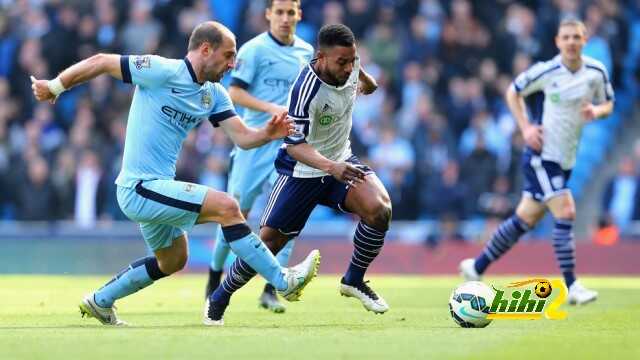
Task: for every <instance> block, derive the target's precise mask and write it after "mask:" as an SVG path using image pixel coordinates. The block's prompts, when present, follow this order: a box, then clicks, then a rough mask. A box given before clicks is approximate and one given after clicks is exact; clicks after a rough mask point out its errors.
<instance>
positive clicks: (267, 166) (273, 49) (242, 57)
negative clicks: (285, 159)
mask: <svg viewBox="0 0 640 360" xmlns="http://www.w3.org/2000/svg"><path fill="white" fill-rule="evenodd" d="M312 57H313V47H312V46H311V45H309V44H308V43H307V42H305V41H304V40H302V39H300V38H298V37H297V36H294V42H293V44H292V45H285V44H283V43H281V42H280V41H278V40H277V39H276V38H275V37H273V36H272V35H271V34H270V33H269V32H265V33H262V34H260V35H258V36H256V37H255V38H253V39H251V40H249V41H248V42H247V43H245V44H244V45H243V46H242V47H241V48H240V50H239V51H238V60H237V62H236V67H235V69H234V70H233V71H232V73H231V77H232V80H231V85H232V86H238V87H240V88H243V89H245V90H246V91H248V92H249V94H251V95H252V96H254V97H256V98H258V99H260V100H262V101H266V102H270V103H275V104H279V105H282V106H283V107H284V106H286V104H287V98H288V95H289V89H290V87H291V85H292V84H293V82H294V81H295V79H296V76H297V75H298V73H299V72H300V69H301V68H302V67H303V66H304V65H305V64H307V63H308V62H309V61H310V60H311V58H312ZM269 119H271V114H268V113H264V112H261V111H256V110H253V109H245V112H244V121H245V122H246V123H247V124H248V125H249V126H254V127H261V126H264V124H265V123H266V122H267V121H268V120H269ZM281 145H282V140H279V141H272V142H270V143H268V144H266V145H263V146H261V147H259V148H255V149H250V150H242V149H240V148H238V147H236V148H235V149H234V153H233V162H232V168H231V173H230V175H229V186H228V192H229V193H230V194H231V195H232V196H234V197H235V198H236V199H237V200H238V202H239V203H240V209H241V210H243V211H246V210H249V209H250V208H251V207H252V206H253V203H254V202H255V200H256V198H257V197H258V196H259V195H260V194H261V193H262V191H263V186H264V184H265V183H267V184H270V185H271V184H273V181H275V178H276V176H275V171H274V167H273V162H274V160H275V157H276V155H277V153H278V148H280V146H281Z"/></svg>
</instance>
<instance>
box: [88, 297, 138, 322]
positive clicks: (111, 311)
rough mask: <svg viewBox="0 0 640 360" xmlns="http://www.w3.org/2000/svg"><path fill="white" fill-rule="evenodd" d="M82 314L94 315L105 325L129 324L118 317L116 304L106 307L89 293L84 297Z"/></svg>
mask: <svg viewBox="0 0 640 360" xmlns="http://www.w3.org/2000/svg"><path fill="white" fill-rule="evenodd" d="M78 307H79V308H80V315H82V317H85V315H86V316H87V317H93V318H96V319H97V320H98V321H100V322H101V323H102V324H104V325H110V326H126V325H129V324H127V323H126V322H124V321H122V320H120V319H118V315H117V314H116V310H115V306H112V307H110V308H105V307H102V306H100V305H98V304H97V303H96V301H95V300H94V297H93V294H89V295H87V296H85V297H84V299H82V302H80V305H78Z"/></svg>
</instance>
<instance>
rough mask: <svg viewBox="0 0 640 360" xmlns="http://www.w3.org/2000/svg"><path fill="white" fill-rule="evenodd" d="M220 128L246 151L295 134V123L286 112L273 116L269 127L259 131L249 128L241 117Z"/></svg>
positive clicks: (230, 120) (222, 123) (226, 122)
mask: <svg viewBox="0 0 640 360" xmlns="http://www.w3.org/2000/svg"><path fill="white" fill-rule="evenodd" d="M220 127H222V130H224V132H225V133H226V134H227V135H228V136H229V137H230V138H231V141H233V143H234V144H236V145H238V146H239V147H240V148H242V149H245V150H246V149H251V148H255V147H258V146H262V145H264V144H266V143H268V142H269V141H272V140H276V139H281V138H283V137H285V136H288V135H291V134H292V133H293V123H292V121H291V120H289V119H288V118H287V113H286V112H282V113H280V114H278V115H275V116H273V117H272V118H271V120H269V122H268V123H267V125H265V126H264V127H262V128H259V129H257V128H252V127H249V126H247V125H246V124H245V123H244V121H242V119H241V118H240V117H239V116H233V117H232V118H230V119H228V120H225V121H222V122H220Z"/></svg>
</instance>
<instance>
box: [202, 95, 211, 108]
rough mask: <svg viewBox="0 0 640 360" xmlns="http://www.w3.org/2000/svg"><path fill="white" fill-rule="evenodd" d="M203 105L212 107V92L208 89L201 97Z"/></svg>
mask: <svg viewBox="0 0 640 360" xmlns="http://www.w3.org/2000/svg"><path fill="white" fill-rule="evenodd" d="M200 102H201V103H202V106H204V107H210V106H211V94H209V92H208V91H205V92H203V93H202V98H201V99H200Z"/></svg>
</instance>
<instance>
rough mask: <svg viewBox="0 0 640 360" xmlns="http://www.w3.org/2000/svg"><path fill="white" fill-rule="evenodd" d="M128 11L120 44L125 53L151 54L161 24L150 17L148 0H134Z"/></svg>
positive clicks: (155, 47) (156, 45) (156, 47)
mask: <svg viewBox="0 0 640 360" xmlns="http://www.w3.org/2000/svg"><path fill="white" fill-rule="evenodd" d="M132 2H133V5H132V6H131V10H130V12H129V20H128V21H127V23H126V24H125V25H124V28H123V29H122V32H121V36H122V46H123V49H122V50H123V52H124V53H125V54H153V53H155V52H156V50H157V49H158V45H159V43H160V35H161V34H162V26H161V25H160V23H158V21H156V20H155V19H153V17H151V9H152V8H151V6H152V3H151V1H150V0H135V1H132Z"/></svg>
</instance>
